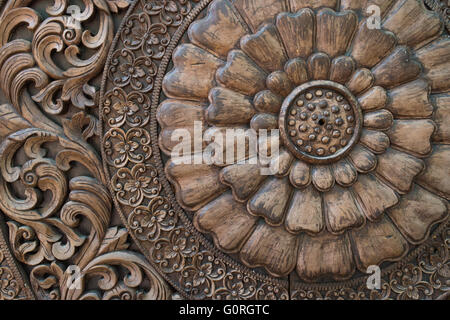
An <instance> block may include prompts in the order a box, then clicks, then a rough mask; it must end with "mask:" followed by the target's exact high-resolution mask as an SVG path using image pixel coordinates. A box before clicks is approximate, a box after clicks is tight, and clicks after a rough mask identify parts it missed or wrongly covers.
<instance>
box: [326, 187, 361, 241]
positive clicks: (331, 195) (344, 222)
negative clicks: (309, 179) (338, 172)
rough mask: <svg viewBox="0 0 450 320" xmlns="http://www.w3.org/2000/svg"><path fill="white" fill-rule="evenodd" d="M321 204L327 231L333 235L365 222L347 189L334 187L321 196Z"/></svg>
mask: <svg viewBox="0 0 450 320" xmlns="http://www.w3.org/2000/svg"><path fill="white" fill-rule="evenodd" d="M323 204H324V215H325V221H326V222H327V229H328V231H329V232H331V233H333V234H339V233H342V232H344V231H345V230H346V229H348V228H354V227H359V226H361V225H362V224H363V223H364V221H365V218H364V214H363V213H362V212H361V211H360V210H359V208H358V206H357V204H356V201H355V199H354V198H353V195H352V193H351V192H350V190H349V189H347V188H342V187H340V186H334V188H333V189H331V190H330V191H329V192H326V193H324V194H323Z"/></svg>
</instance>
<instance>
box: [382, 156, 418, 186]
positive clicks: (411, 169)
mask: <svg viewBox="0 0 450 320" xmlns="http://www.w3.org/2000/svg"><path fill="white" fill-rule="evenodd" d="M423 168H424V163H423V161H422V160H420V159H417V158H416V157H413V156H411V155H409V154H407V153H404V152H401V151H397V150H394V149H391V148H390V149H388V150H387V151H386V153H383V154H382V155H379V156H378V166H377V171H376V172H377V173H378V174H379V175H380V176H382V177H383V178H384V179H385V180H386V181H388V182H389V183H391V184H392V185H393V186H394V187H395V188H396V189H397V191H398V192H400V193H408V192H409V189H410V188H411V184H412V182H413V180H414V178H415V177H416V176H417V175H418V174H419V173H420V172H421V171H422V170H423Z"/></svg>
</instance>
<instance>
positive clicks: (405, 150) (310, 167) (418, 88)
mask: <svg viewBox="0 0 450 320" xmlns="http://www.w3.org/2000/svg"><path fill="white" fill-rule="evenodd" d="M371 4H376V5H378V8H379V9H380V14H381V17H382V18H381V25H380V28H373V26H372V25H371V20H369V19H370V18H371V17H366V16H365V12H366V8H367V7H368V6H369V5H371ZM336 10H337V11H336ZM412 17H414V18H412ZM449 57H450V40H449V38H448V36H447V35H443V34H442V21H441V20H440V18H439V17H438V15H437V14H434V13H432V12H431V11H428V10H426V9H425V8H424V6H423V4H422V3H421V2H419V1H416V0H405V1H384V2H380V1H368V2H366V1H342V3H341V4H340V6H337V5H336V1H297V0H291V1H275V0H271V1H270V0H264V1H250V0H247V1H243V0H242V1H239V0H237V1H234V2H231V1H229V0H216V1H213V2H212V3H211V4H210V6H209V8H208V11H207V14H206V16H204V17H201V18H200V19H198V20H197V21H195V22H194V23H192V24H191V26H190V28H189V30H188V32H187V38H186V41H185V43H183V44H180V45H179V46H178V47H177V48H176V49H175V51H174V53H173V59H172V61H173V68H172V70H171V71H170V72H168V73H167V74H166V76H165V78H164V81H163V90H164V94H165V96H166V97H167V99H165V100H163V101H162V102H161V104H160V106H159V108H158V110H157V119H158V122H159V125H160V129H161V130H160V135H159V143H160V146H161V149H162V151H163V152H164V153H166V154H167V155H168V156H169V160H168V161H167V162H166V167H165V171H166V175H167V177H168V179H169V180H170V181H171V183H172V184H173V185H174V187H175V193H176V197H177V201H178V202H179V204H180V205H181V206H182V207H183V208H184V209H186V210H188V211H191V212H193V213H194V215H193V222H194V225H195V227H196V228H197V229H198V230H199V231H201V232H203V233H207V234H210V235H211V236H212V238H213V240H214V243H215V245H216V246H217V247H218V248H220V249H221V250H222V251H224V252H226V253H236V254H237V256H238V257H239V259H240V260H241V261H242V262H243V263H244V264H245V265H246V266H248V267H251V268H257V267H263V268H265V270H266V271H267V272H268V273H269V274H271V275H272V276H275V277H284V276H287V275H289V274H290V273H291V272H292V271H294V269H295V271H296V272H297V274H298V276H299V277H300V278H301V279H302V280H304V281H320V280H324V279H325V280H327V279H333V280H345V279H349V278H350V277H352V276H353V274H354V273H355V272H356V270H359V271H361V272H364V273H365V272H366V270H367V268H368V267H369V266H371V265H380V264H381V263H383V262H389V261H398V260H400V259H401V258H403V257H404V256H405V255H406V254H407V253H408V251H409V250H410V249H411V248H413V247H414V246H415V245H418V244H420V243H422V242H424V241H425V240H426V239H427V238H428V234H429V231H430V229H431V228H432V226H433V225H435V224H437V223H439V222H442V221H443V220H445V219H446V218H447V215H448V209H447V205H448V199H449V197H450V182H449V181H450V172H449V170H448V168H449V166H450V163H449V159H450V149H449V147H448V145H447V144H448V143H449V142H450V133H449V131H448V127H449V120H448V119H449V118H450V116H449V111H448V110H449V108H448V106H449V101H450V99H449V94H448V89H449V88H450V81H449V70H450V65H449V61H450V59H449ZM196 121H199V122H201V123H202V128H203V131H204V133H205V134H207V133H208V132H209V133H210V132H214V131H217V130H219V131H221V132H225V131H226V130H227V129H233V128H241V129H249V128H251V129H254V130H256V132H258V131H259V130H260V129H267V130H271V129H278V130H279V133H280V152H279V153H278V154H277V156H275V157H272V159H271V162H272V163H277V164H278V166H277V167H278V170H277V171H276V172H273V174H272V175H264V174H262V173H261V170H260V169H261V165H260V164H251V163H248V162H243V161H242V160H245V159H235V161H236V162H235V163H233V164H226V165H222V166H220V165H214V164H179V163H177V162H175V161H173V160H172V159H171V158H170V155H171V151H172V150H173V148H174V146H175V145H176V144H178V143H179V141H173V140H172V134H173V132H174V131H175V130H177V129H180V128H184V129H187V130H188V131H190V132H193V131H194V122H196ZM269 140H270V139H269ZM226 146H227V147H230V144H226ZM203 147H206V145H203ZM231 147H235V146H234V145H233V144H231ZM247 154H248V153H246V155H247ZM185 156H187V157H191V155H185Z"/></svg>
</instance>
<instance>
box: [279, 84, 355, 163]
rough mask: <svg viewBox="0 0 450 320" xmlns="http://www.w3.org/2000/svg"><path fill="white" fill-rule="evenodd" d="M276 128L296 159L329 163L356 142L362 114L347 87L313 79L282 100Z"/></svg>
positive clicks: (337, 158) (343, 153)
mask: <svg viewBox="0 0 450 320" xmlns="http://www.w3.org/2000/svg"><path fill="white" fill-rule="evenodd" d="M279 126H280V134H281V137H282V139H283V142H284V144H285V145H286V146H287V147H288V148H289V150H290V151H291V152H292V153H293V154H294V155H295V156H296V157H297V158H299V159H302V160H305V161H307V162H309V163H316V164H317V163H330V162H335V161H337V160H339V159H341V158H342V157H343V156H344V155H345V154H347V153H348V152H349V151H350V150H351V148H352V146H353V145H354V144H355V143H356V142H357V141H358V139H359V135H360V131H361V126H362V113H361V109H360V107H359V105H358V102H357V100H356V99H355V97H354V96H353V95H352V94H351V93H350V91H349V90H348V89H347V88H345V87H344V86H342V85H340V84H338V83H336V82H333V81H325V80H316V81H310V82H308V83H305V84H303V85H301V86H298V87H297V88H295V89H294V90H293V91H292V92H291V94H289V96H288V97H287V98H286V99H285V100H284V102H283V105H282V107H281V111H280V117H279Z"/></svg>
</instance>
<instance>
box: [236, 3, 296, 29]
mask: <svg viewBox="0 0 450 320" xmlns="http://www.w3.org/2000/svg"><path fill="white" fill-rule="evenodd" d="M233 4H234V6H235V7H236V8H237V10H238V11H239V13H240V14H241V16H242V17H243V18H244V20H245V22H246V23H247V24H248V25H249V27H250V28H251V29H252V30H253V32H255V31H256V30H257V29H258V27H259V26H260V25H261V24H262V23H264V22H268V21H272V20H273V18H274V17H275V16H276V15H277V14H278V13H280V12H286V11H288V8H287V3H285V2H284V1H279V0H234V1H233Z"/></svg>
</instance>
